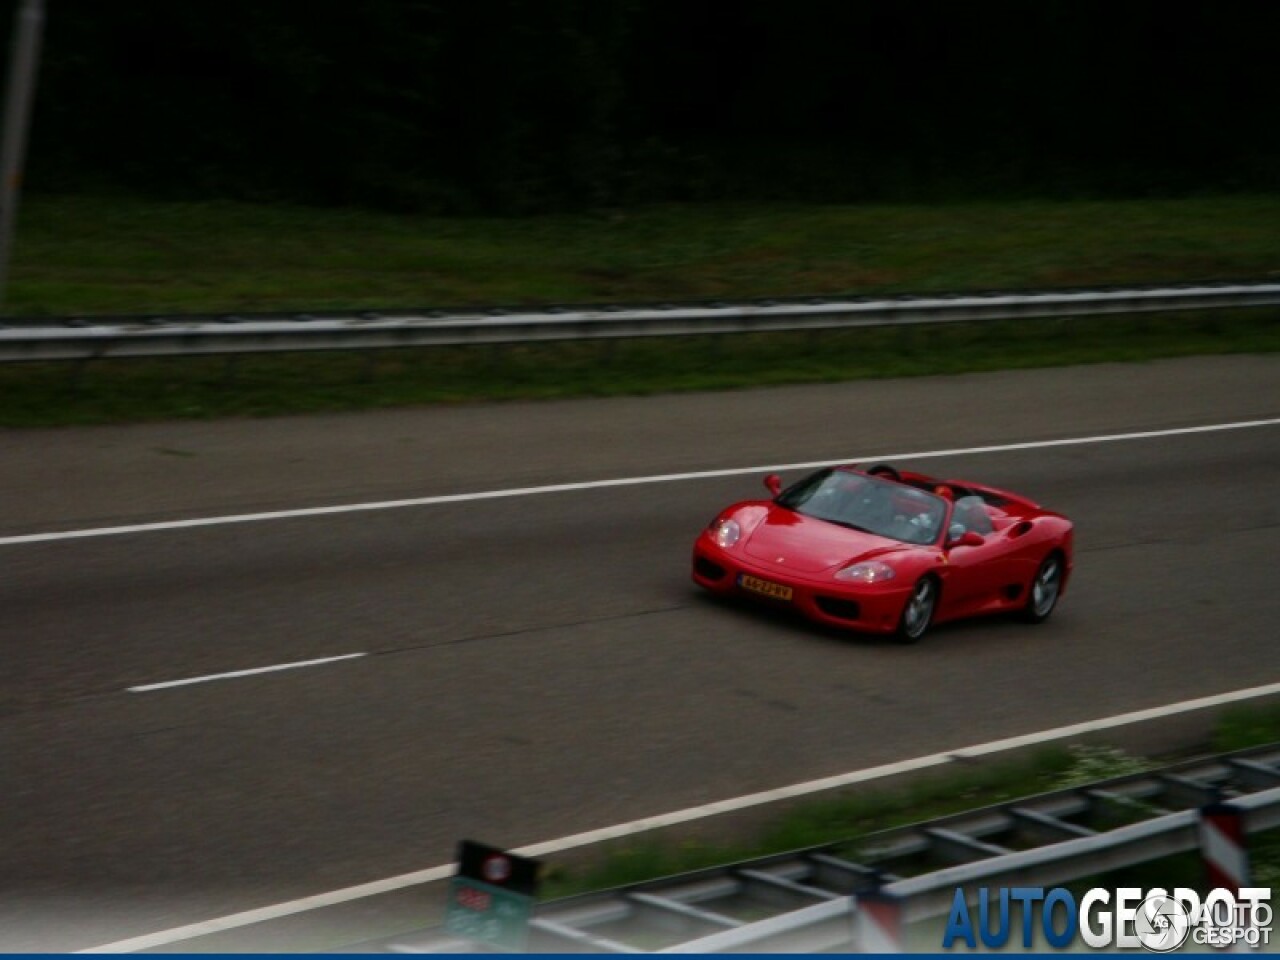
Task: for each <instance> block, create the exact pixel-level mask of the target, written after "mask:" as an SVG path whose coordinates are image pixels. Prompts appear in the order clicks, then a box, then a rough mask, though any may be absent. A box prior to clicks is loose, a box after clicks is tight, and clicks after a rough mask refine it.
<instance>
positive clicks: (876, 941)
mask: <svg viewBox="0 0 1280 960" xmlns="http://www.w3.org/2000/svg"><path fill="white" fill-rule="evenodd" d="M855 904H856V910H857V912H856V913H855V914H854V917H853V942H854V949H855V950H856V951H858V952H860V953H902V952H903V945H902V943H903V941H902V898H901V897H898V896H895V895H894V894H892V893H887V892H885V891H884V890H880V889H873V890H868V891H867V892H865V893H860V894H858V895H857V898H856V900H855Z"/></svg>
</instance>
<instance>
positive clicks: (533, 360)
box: [0, 308, 1280, 427]
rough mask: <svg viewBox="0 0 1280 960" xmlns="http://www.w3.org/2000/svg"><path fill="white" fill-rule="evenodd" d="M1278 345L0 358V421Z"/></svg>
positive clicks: (1217, 320) (1109, 329) (1017, 340)
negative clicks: (25, 360) (15, 361)
mask: <svg viewBox="0 0 1280 960" xmlns="http://www.w3.org/2000/svg"><path fill="white" fill-rule="evenodd" d="M1277 350H1280V310H1277V309H1274V308H1267V309H1257V310H1243V311H1239V312H1216V313H1201V314H1177V315H1151V316H1138V317H1125V318H1115V317H1104V318H1097V319H1079V320H1059V319H1051V320H1040V321H1028V322H1022V323H1018V322H995V323H979V324H945V325H938V326H927V327H925V326H920V327H914V326H913V327H894V328H876V329H865V330H847V331H823V332H812V333H768V334H746V335H741V336H721V337H693V338H687V339H682V340H667V339H660V340H635V341H625V342H613V341H609V342H587V343H564V344H546V345H531V346H510V347H442V348H435V349H416V350H413V349H405V350H384V351H368V352H360V353H356V352H351V353H347V352H340V353H323V354H297V355H287V356H282V355H246V356H233V357H225V358H222V357H218V358H211V357H195V358H173V359H154V360H153V359H138V360H99V361H91V362H84V363H60V364H52V363H33V364H0V426H8V427H32V426H60V425H70V424H95V423H113V422H127V421H139V420H156V419H175V418H215V417H228V416H268V415H280V414H304V413H319V412H326V411H339V410H371V409H378V408H386V407H394V406H406V405H414V404H429V403H455V402H462V401H480V400H534V399H547V398H557V397H573V396H610V395H620V394H647V393H660V392H673V391H686V390H708V389H734V388H743V387H752V386H763V385H771V384H784V383H821V382H836V381H844V380H853V379H861V378H874V377H902V376H923V375H931V374H949V373H961V372H967V371H981V370H999V369H1012V368H1026V367H1044V366H1059V365H1068V364H1082V363H1101V362H1141V361H1145V360H1150V359H1154V358H1157V357H1176V356H1190V355H1203V354H1213V353H1262V352H1274V351H1277Z"/></svg>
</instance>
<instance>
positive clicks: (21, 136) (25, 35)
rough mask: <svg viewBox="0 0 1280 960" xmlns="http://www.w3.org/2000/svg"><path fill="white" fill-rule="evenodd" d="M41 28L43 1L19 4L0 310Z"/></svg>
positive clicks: (1, 174) (1, 169) (4, 171)
mask: <svg viewBox="0 0 1280 960" xmlns="http://www.w3.org/2000/svg"><path fill="white" fill-rule="evenodd" d="M43 27H44V0H22V5H21V6H20V7H19V8H18V10H17V12H16V13H15V14H14V17H13V54H12V56H11V58H10V61H9V88H8V95H7V97H6V99H5V107H4V143H3V145H0V307H3V306H4V299H5V292H6V290H7V288H8V283H9V256H10V250H11V248H12V246H13V228H14V225H15V224H16V223H17V219H18V194H19V191H20V189H21V186H22V161H23V157H24V156H25V154H26V145H27V128H28V127H29V126H30V123H29V121H30V117H31V101H32V99H33V97H34V94H35V87H36V64H37V63H38V61H39V59H40V34H41V32H42V28H43Z"/></svg>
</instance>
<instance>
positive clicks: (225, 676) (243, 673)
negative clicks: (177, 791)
mask: <svg viewBox="0 0 1280 960" xmlns="http://www.w3.org/2000/svg"><path fill="white" fill-rule="evenodd" d="M363 656H367V654H363V653H344V654H342V655H341V656H338V657H322V658H321V659H319V660H298V661H296V662H294V663H277V664H274V665H273V666H270V667H254V668H253V669H251V670H232V671H230V672H229V673H211V674H209V675H208V676H204V677H188V678H187V679H185V680H166V681H164V682H163V683H144V684H143V685H141V686H138V687H126V688H125V689H126V690H128V692H129V693H148V692H150V691H152V690H167V689H168V688H169V687H185V686H188V685H190V684H193V683H208V682H209V681H210V680H229V679H231V678H232V677H251V676H253V675H254V674H257V673H275V672H276V671H277V670H296V669H298V668H299V667H317V666H319V665H320V664H322V663H336V662H337V661H339V660H354V659H356V658H357V657H363Z"/></svg>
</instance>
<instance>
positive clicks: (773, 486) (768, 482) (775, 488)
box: [764, 473, 782, 497]
mask: <svg viewBox="0 0 1280 960" xmlns="http://www.w3.org/2000/svg"><path fill="white" fill-rule="evenodd" d="M764 485H765V488H766V489H767V490H768V491H769V492H770V493H771V494H773V495H774V496H775V497H776V496H777V495H778V494H780V493H781V492H782V478H781V477H779V476H778V475H777V474H776V473H771V474H769V475H768V476H767V477H765V478H764Z"/></svg>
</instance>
